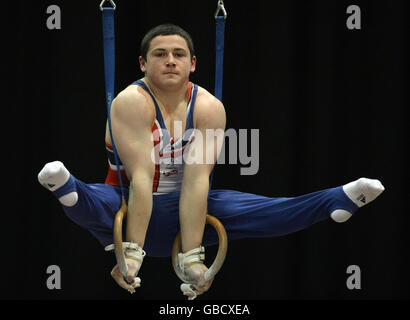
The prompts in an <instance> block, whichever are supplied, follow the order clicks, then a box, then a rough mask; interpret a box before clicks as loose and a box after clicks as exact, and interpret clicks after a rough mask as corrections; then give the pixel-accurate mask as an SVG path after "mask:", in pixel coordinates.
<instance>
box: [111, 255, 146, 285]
mask: <svg viewBox="0 0 410 320" xmlns="http://www.w3.org/2000/svg"><path fill="white" fill-rule="evenodd" d="M125 262H126V264H127V266H128V274H127V277H126V279H124V277H123V275H122V274H121V271H120V269H119V267H118V264H117V265H115V267H114V268H113V269H112V271H111V276H112V277H113V278H114V280H115V282H117V284H118V285H119V286H120V287H121V288H124V289H125V290H127V291H128V292H130V293H134V292H135V288H139V287H140V286H141V279H140V278H139V277H137V274H138V271H139V270H140V268H141V262H140V261H137V260H134V259H128V258H125Z"/></svg>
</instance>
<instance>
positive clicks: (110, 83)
mask: <svg viewBox="0 0 410 320" xmlns="http://www.w3.org/2000/svg"><path fill="white" fill-rule="evenodd" d="M102 24H103V41H104V71H105V91H106V100H107V118H108V127H109V130H110V137H111V144H112V149H113V152H114V158H115V164H116V166H117V172H118V179H119V182H120V188H121V196H122V197H123V198H124V190H123V185H122V178H121V171H120V161H119V157H118V153H117V148H116V146H115V143H114V137H113V134H112V126H111V104H112V101H113V99H114V86H115V85H114V82H115V34H114V8H103V9H102Z"/></svg>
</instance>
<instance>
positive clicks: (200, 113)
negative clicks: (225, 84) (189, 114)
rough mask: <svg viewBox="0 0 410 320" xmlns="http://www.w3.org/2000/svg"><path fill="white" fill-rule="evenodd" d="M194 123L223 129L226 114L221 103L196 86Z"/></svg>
mask: <svg viewBox="0 0 410 320" xmlns="http://www.w3.org/2000/svg"><path fill="white" fill-rule="evenodd" d="M194 122H195V124H196V125H198V124H199V125H201V124H202V125H205V126H206V127H214V128H215V127H216V128H225V124H226V114H225V107H224V105H223V103H222V102H221V101H220V100H219V99H217V98H216V97H215V96H214V95H213V94H211V93H209V92H208V91H207V90H206V89H204V88H202V87H200V86H198V93H197V97H196V102H195V111H194Z"/></svg>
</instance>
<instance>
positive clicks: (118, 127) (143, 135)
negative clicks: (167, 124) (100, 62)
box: [111, 93, 155, 180]
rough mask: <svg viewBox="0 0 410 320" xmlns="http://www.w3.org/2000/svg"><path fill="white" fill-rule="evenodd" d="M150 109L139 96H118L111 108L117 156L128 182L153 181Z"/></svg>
mask: <svg viewBox="0 0 410 320" xmlns="http://www.w3.org/2000/svg"><path fill="white" fill-rule="evenodd" d="M154 117H155V115H154V113H153V110H152V108H150V106H149V105H148V104H147V102H146V100H145V98H144V97H143V96H141V95H139V94H138V93H127V94H122V95H121V94H120V95H119V96H118V97H117V98H116V99H115V100H114V101H113V104H112V107H111V124H112V132H113V138H114V142H115V145H116V148H117V151H118V155H119V157H120V159H121V161H122V163H123V165H124V167H125V171H126V173H127V176H128V178H129V179H130V180H131V178H132V177H133V176H135V175H141V176H142V177H146V178H147V179H152V177H153V175H154V162H153V161H152V160H151V151H152V148H153V140H152V132H151V128H152V124H153V121H154Z"/></svg>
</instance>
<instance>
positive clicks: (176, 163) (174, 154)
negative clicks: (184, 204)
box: [105, 80, 198, 194]
mask: <svg viewBox="0 0 410 320" xmlns="http://www.w3.org/2000/svg"><path fill="white" fill-rule="evenodd" d="M133 84H136V85H138V86H140V87H141V88H143V89H144V90H145V91H147V92H148V93H149V95H150V96H151V98H152V100H153V101H154V105H155V111H156V119H155V122H154V125H153V126H152V129H151V130H152V137H153V150H154V152H152V153H151V158H152V160H153V161H155V175H154V181H153V186H152V192H153V193H154V194H163V193H170V192H176V191H181V185H182V178H183V175H184V165H185V163H184V152H185V151H186V150H188V148H189V145H190V144H191V142H192V140H193V137H194V132H195V131H194V123H193V115H194V107H195V100H196V95H197V92H198V86H197V85H196V84H193V83H191V82H189V83H188V86H189V87H188V107H187V112H186V125H185V132H184V134H183V136H182V138H180V139H178V140H175V139H174V137H172V136H171V134H170V133H169V131H168V130H167V128H166V126H165V122H164V119H163V117H162V113H161V110H160V108H159V106H158V103H157V101H156V100H155V97H154V95H153V94H152V93H151V91H150V90H149V88H148V87H147V85H146V84H145V83H144V82H143V81H142V80H137V81H135V82H134V83H133ZM176 124H177V123H176ZM176 124H174V125H176ZM174 131H175V130H174ZM106 151H107V156H108V174H107V177H106V180H105V183H106V184H110V185H113V186H120V183H119V179H118V171H117V166H116V162H115V157H114V152H113V148H112V146H111V145H110V144H108V143H106ZM119 162H120V163H119V165H120V172H121V179H122V183H123V185H124V186H129V180H128V179H127V176H126V174H125V168H124V166H123V164H122V162H121V159H119Z"/></svg>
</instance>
